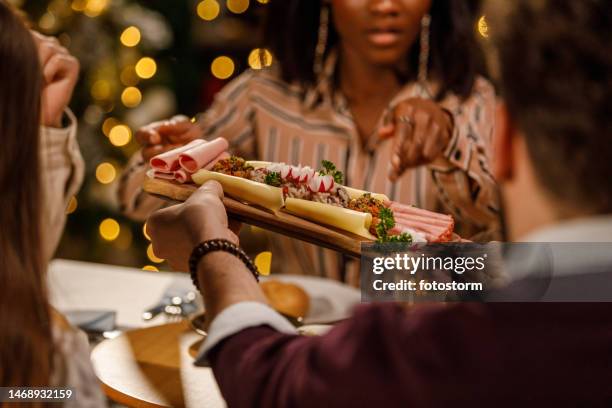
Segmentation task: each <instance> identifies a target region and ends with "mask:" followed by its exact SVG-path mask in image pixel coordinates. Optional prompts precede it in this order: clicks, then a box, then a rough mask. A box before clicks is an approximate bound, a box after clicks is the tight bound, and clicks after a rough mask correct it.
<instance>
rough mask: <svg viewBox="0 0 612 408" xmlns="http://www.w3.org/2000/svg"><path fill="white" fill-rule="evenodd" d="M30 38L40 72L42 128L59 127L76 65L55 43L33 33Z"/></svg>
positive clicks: (76, 76) (58, 44) (74, 83)
mask: <svg viewBox="0 0 612 408" xmlns="http://www.w3.org/2000/svg"><path fill="white" fill-rule="evenodd" d="M32 35H33V36H34V41H35V43H36V46H37V47H38V56H39V59H40V65H41V67H42V72H43V81H44V84H43V89H42V124H43V125H44V126H50V127H61V125H62V115H63V114H64V109H66V107H67V106H68V103H70V99H71V98H72V91H73V90H74V86H75V85H76V82H77V80H78V78H79V61H78V60H77V59H76V58H74V57H73V56H72V55H70V53H69V52H68V50H67V49H66V48H64V47H62V46H61V45H60V43H59V42H58V41H57V39H55V38H53V37H47V36H44V35H42V34H40V33H37V32H35V31H32Z"/></svg>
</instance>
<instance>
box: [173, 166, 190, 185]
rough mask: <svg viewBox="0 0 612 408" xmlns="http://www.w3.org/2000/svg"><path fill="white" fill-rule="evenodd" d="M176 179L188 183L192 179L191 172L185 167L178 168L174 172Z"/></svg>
mask: <svg viewBox="0 0 612 408" xmlns="http://www.w3.org/2000/svg"><path fill="white" fill-rule="evenodd" d="M174 180H175V181H177V182H179V183H181V184H185V183H188V182H190V181H191V173H188V172H186V171H185V170H183V169H178V170H177V171H175V172H174Z"/></svg>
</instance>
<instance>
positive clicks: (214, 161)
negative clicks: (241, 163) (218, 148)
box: [204, 152, 230, 170]
mask: <svg viewBox="0 0 612 408" xmlns="http://www.w3.org/2000/svg"><path fill="white" fill-rule="evenodd" d="M229 157H230V154H229V153H228V152H223V153H221V154H220V155H218V156H217V157H215V158H214V159H213V161H211V162H210V163H208V164H207V165H206V166H204V169H206V170H212V168H213V167H215V164H217V162H218V161H219V160H223V159H227V158H229Z"/></svg>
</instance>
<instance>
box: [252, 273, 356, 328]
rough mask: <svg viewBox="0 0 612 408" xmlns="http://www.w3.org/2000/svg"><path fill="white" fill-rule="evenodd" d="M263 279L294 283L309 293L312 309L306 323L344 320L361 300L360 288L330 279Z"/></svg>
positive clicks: (284, 276) (293, 277) (304, 277)
mask: <svg viewBox="0 0 612 408" xmlns="http://www.w3.org/2000/svg"><path fill="white" fill-rule="evenodd" d="M261 279H262V281H265V280H268V279H276V280H279V281H283V282H288V283H294V284H296V285H298V286H300V287H301V288H302V289H304V290H305V291H306V293H308V296H309V297H310V310H309V311H308V315H307V316H306V317H305V318H304V324H324V323H334V322H337V321H339V320H344V319H346V318H348V317H349V316H350V315H351V313H352V310H353V308H354V307H355V305H357V304H358V303H359V302H360V301H361V293H360V292H359V290H358V289H355V288H353V287H351V286H348V285H344V284H342V283H340V282H336V281H334V280H330V279H324V278H319V277H316V276H303V275H273V276H270V277H262V278H261Z"/></svg>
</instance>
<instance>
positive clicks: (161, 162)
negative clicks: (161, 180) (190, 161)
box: [149, 139, 205, 173]
mask: <svg viewBox="0 0 612 408" xmlns="http://www.w3.org/2000/svg"><path fill="white" fill-rule="evenodd" d="M203 143H205V141H204V140H202V139H196V140H192V141H191V142H189V143H187V144H186V145H185V146H181V147H177V148H176V149H172V150H169V151H167V152H165V153H162V154H158V155H157V156H154V157H152V158H151V160H150V161H149V164H150V165H151V168H153V169H155V170H159V171H163V172H166V173H169V172H172V171H176V170H178V169H179V167H180V166H179V155H180V154H181V153H183V152H186V151H188V150H189V149H191V148H193V147H196V146H199V145H201V144H203Z"/></svg>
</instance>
